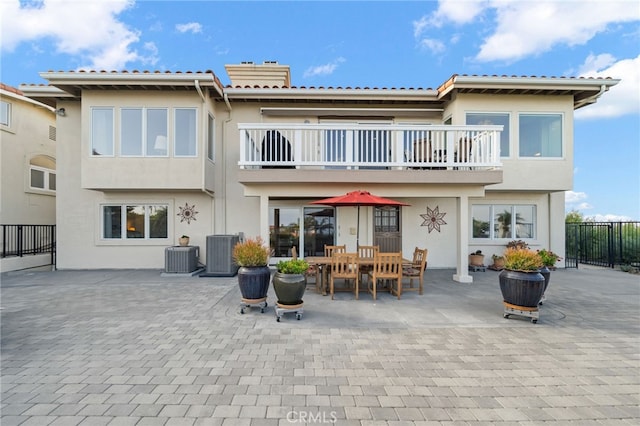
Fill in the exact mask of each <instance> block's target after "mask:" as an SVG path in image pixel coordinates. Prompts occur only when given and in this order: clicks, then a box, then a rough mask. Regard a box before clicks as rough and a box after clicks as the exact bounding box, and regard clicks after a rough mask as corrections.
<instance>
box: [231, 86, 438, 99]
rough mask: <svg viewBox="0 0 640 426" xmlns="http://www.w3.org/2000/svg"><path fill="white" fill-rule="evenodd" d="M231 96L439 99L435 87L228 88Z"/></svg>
mask: <svg viewBox="0 0 640 426" xmlns="http://www.w3.org/2000/svg"><path fill="white" fill-rule="evenodd" d="M225 92H226V93H227V94H228V95H229V97H230V98H234V97H236V98H245V99H246V98H289V99H293V98H304V99H339V98H349V99H358V98H363V99H411V100H416V101H437V100H438V98H437V97H438V91H437V90H433V89H291V88H273V89H255V88H230V87H228V88H226V89H225Z"/></svg>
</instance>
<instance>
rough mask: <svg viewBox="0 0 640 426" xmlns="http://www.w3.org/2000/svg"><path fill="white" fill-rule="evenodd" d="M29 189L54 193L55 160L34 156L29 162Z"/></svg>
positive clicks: (44, 156) (43, 156)
mask: <svg viewBox="0 0 640 426" xmlns="http://www.w3.org/2000/svg"><path fill="white" fill-rule="evenodd" d="M29 188H30V189H35V190H38V191H45V192H52V193H54V192H55V191H56V160H55V159H53V158H51V157H49V156H46V155H36V156H34V157H33V158H31V159H30V160H29Z"/></svg>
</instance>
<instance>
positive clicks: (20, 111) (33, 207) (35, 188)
mask: <svg viewBox="0 0 640 426" xmlns="http://www.w3.org/2000/svg"><path fill="white" fill-rule="evenodd" d="M55 116H56V115H55V112H54V108H52V107H50V106H47V105H44V104H42V103H40V102H37V101H34V100H33V99H30V98H27V97H26V96H24V94H23V93H22V92H21V91H20V90H18V89H16V88H13V87H11V86H7V85H5V84H2V83H0V130H1V132H0V137H1V145H0V146H1V148H0V164H1V167H2V179H1V183H0V225H3V226H2V228H1V229H0V251H2V252H3V253H4V252H5V251H6V252H8V253H9V254H10V255H9V256H8V257H3V258H2V261H1V270H2V271H3V272H4V271H11V270H16V269H23V268H28V267H33V266H40V265H42V264H48V263H50V259H51V256H50V255H43V256H27V257H23V258H20V257H15V256H14V254H15V248H16V246H17V244H14V242H15V239H14V238H13V237H14V236H15V235H16V234H15V232H14V231H15V228H13V227H7V226H4V225H55V223H56V127H55V125H56V119H55ZM5 230H6V233H5ZM32 230H33V228H31V229H30V230H27V229H24V232H25V233H28V232H31V231H32ZM21 232H22V230H21ZM38 232H39V231H38ZM5 244H6V245H5Z"/></svg>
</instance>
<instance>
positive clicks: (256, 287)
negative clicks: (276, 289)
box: [238, 266, 271, 300]
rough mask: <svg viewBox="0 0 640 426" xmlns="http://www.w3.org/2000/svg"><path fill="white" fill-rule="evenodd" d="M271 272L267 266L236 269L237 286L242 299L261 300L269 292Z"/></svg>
mask: <svg viewBox="0 0 640 426" xmlns="http://www.w3.org/2000/svg"><path fill="white" fill-rule="evenodd" d="M270 280H271V270H269V267H268V266H241V267H240V268H239V269H238V285H239V286H240V293H242V298H243V299H250V300H255V299H263V298H265V297H267V291H269V281H270Z"/></svg>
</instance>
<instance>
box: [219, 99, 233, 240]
mask: <svg viewBox="0 0 640 426" xmlns="http://www.w3.org/2000/svg"><path fill="white" fill-rule="evenodd" d="M222 99H224V103H225V105H226V106H227V119H226V120H225V121H224V122H223V123H222V146H221V148H220V149H221V155H222V165H221V167H222V209H223V211H224V231H225V233H227V211H228V210H227V161H226V158H225V151H226V150H225V145H226V139H227V138H226V136H227V125H228V124H229V123H230V122H231V103H230V102H229V96H228V95H227V92H224V93H223V95H222Z"/></svg>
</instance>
